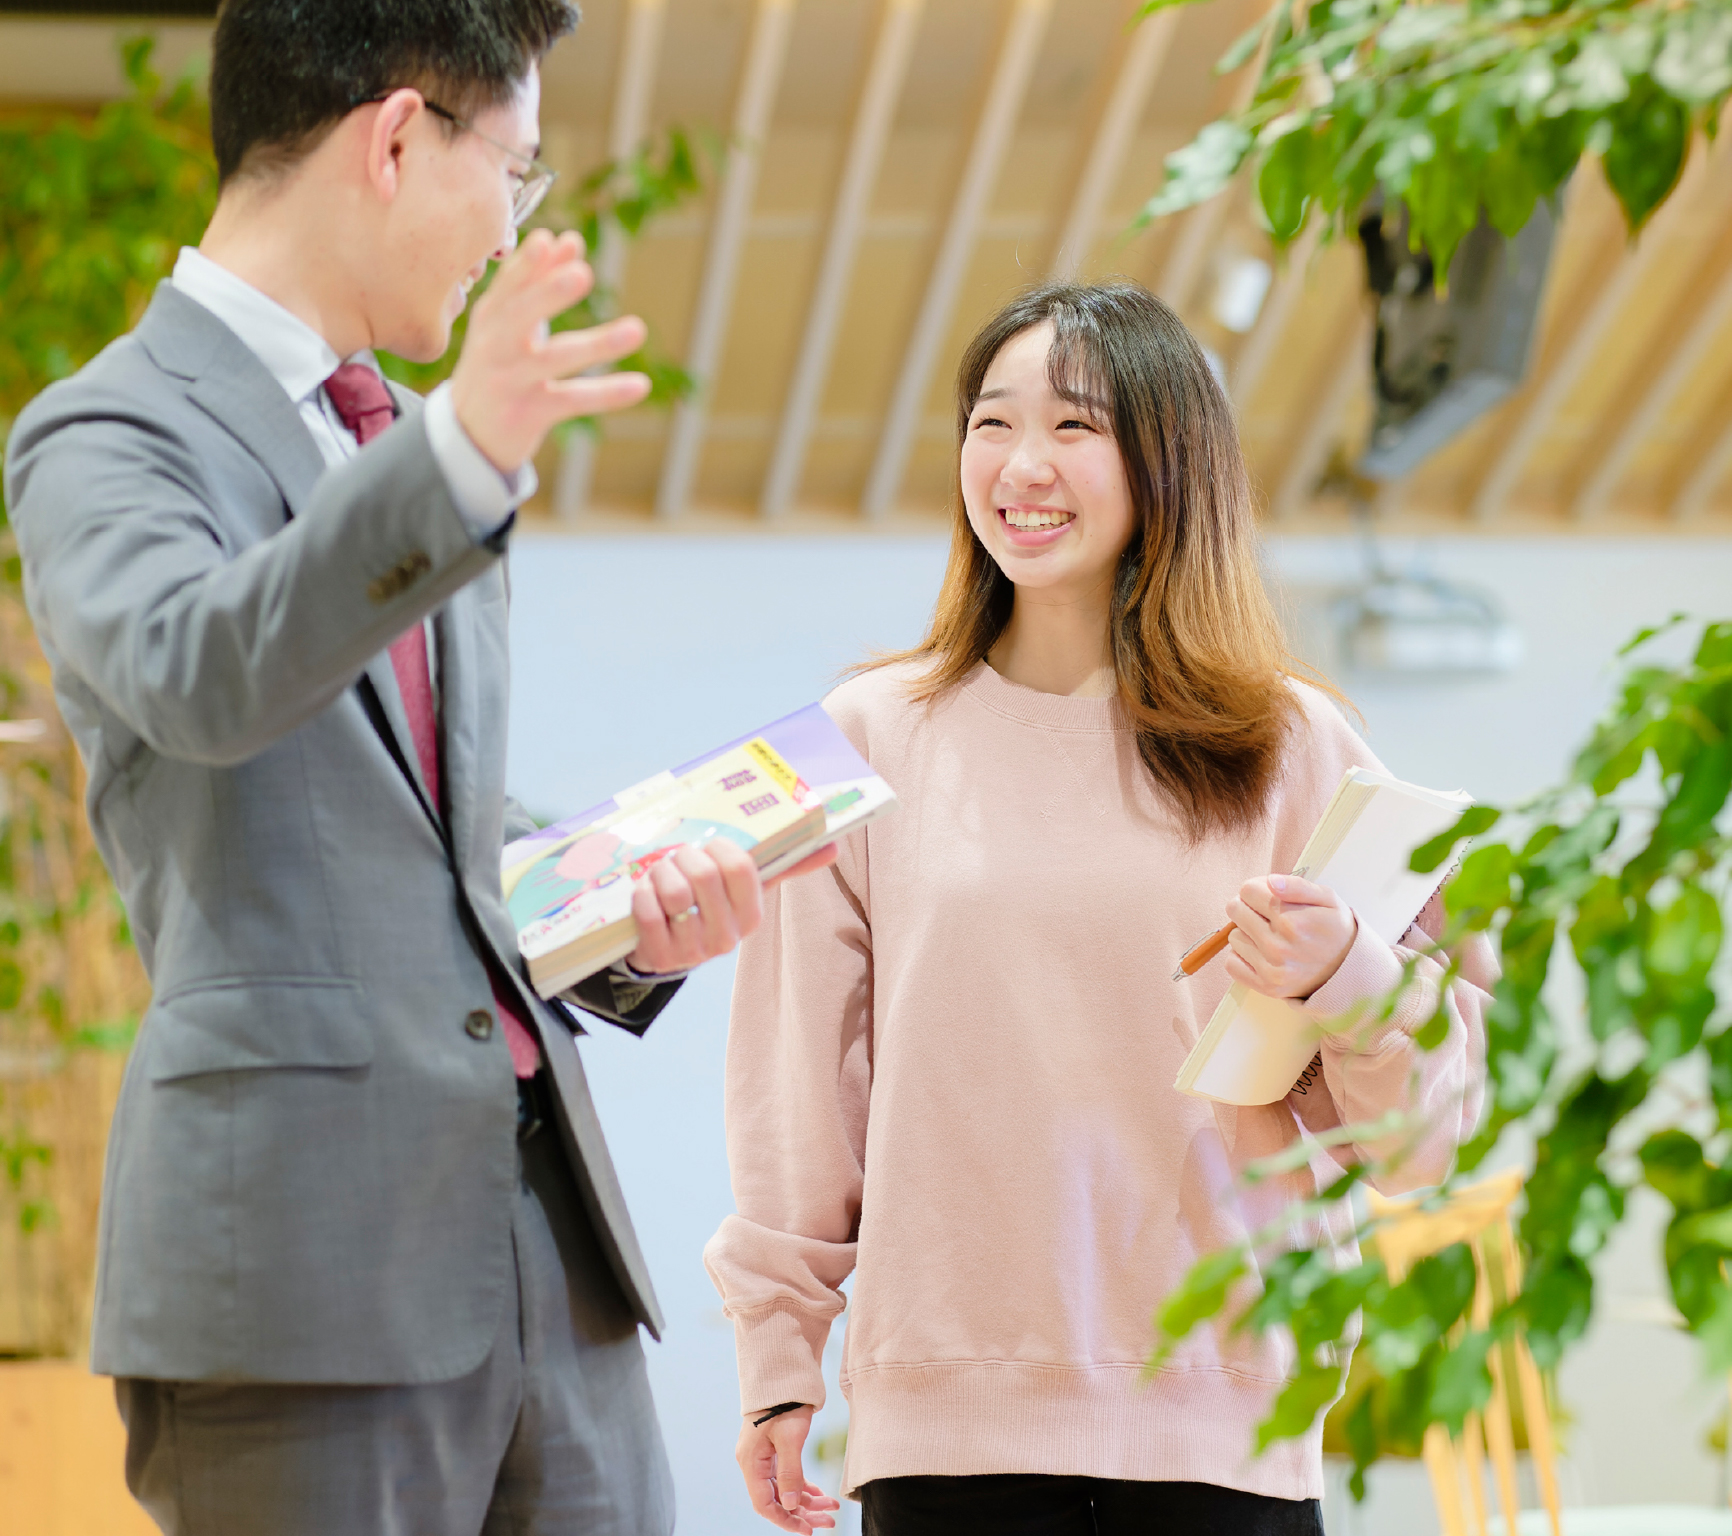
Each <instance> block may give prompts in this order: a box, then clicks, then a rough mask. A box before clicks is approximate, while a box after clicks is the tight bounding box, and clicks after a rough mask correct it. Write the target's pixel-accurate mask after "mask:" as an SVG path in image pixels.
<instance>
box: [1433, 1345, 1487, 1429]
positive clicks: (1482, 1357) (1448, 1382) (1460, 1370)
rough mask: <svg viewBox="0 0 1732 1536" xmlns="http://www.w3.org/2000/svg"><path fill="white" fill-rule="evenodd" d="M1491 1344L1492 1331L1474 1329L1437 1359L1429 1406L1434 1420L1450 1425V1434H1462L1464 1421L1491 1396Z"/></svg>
mask: <svg viewBox="0 0 1732 1536" xmlns="http://www.w3.org/2000/svg"><path fill="white" fill-rule="evenodd" d="M1491 1343H1492V1336H1491V1334H1490V1333H1489V1332H1487V1331H1485V1330H1483V1329H1478V1328H1476V1329H1473V1330H1471V1331H1470V1332H1468V1333H1466V1334H1464V1335H1463V1336H1462V1339H1461V1341H1460V1343H1458V1344H1457V1345H1456V1346H1455V1347H1454V1348H1453V1349H1451V1350H1450V1351H1449V1352H1448V1353H1447V1354H1446V1355H1444V1356H1443V1358H1442V1359H1441V1360H1439V1361H1438V1364H1437V1374H1436V1376H1434V1377H1433V1379H1432V1388H1431V1402H1430V1403H1429V1405H1428V1408H1429V1412H1430V1415H1431V1418H1432V1419H1433V1421H1434V1422H1436V1423H1440V1424H1445V1425H1448V1427H1449V1429H1450V1431H1451V1433H1454V1434H1459V1433H1460V1432H1461V1423H1462V1420H1463V1419H1464V1418H1466V1416H1467V1415H1468V1414H1470V1413H1474V1412H1477V1411H1478V1410H1479V1409H1481V1408H1483V1407H1484V1406H1485V1405H1486V1403H1487V1401H1489V1399H1490V1397H1491V1371H1490V1370H1489V1369H1487V1366H1486V1355H1487V1352H1488V1351H1489V1350H1490V1348H1491Z"/></svg>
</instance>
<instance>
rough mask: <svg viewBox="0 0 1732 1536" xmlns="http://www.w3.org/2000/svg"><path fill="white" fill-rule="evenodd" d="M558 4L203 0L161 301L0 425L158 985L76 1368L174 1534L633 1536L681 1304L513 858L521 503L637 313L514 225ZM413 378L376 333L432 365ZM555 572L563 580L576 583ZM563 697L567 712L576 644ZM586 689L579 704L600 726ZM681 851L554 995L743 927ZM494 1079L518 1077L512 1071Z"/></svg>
mask: <svg viewBox="0 0 1732 1536" xmlns="http://www.w3.org/2000/svg"><path fill="white" fill-rule="evenodd" d="M575 20H576V12H575V9H574V8H573V7H572V6H571V5H570V4H569V3H568V0H424V3H419V4H417V5H415V6H405V5H402V4H401V3H396V0H228V3H227V4H226V5H225V6H224V8H223V10H222V11H221V13H220V15H219V18H218V22H217V28H216V34H215V39H214V47H213V62H212V72H211V109H212V130H213V139H214V142H215V147H216V152H217V160H218V169H219V174H220V177H221V186H222V191H221V195H220V200H219V205H218V208H217V211H216V215H215V217H214V219H213V221H212V223H211V226H210V229H209V230H208V232H207V234H206V236H205V238H204V240H203V242H202V244H201V247H200V249H199V250H198V251H186V252H183V253H182V255H181V258H180V261H179V263H178V264H177V266H176V268H175V273H174V277H173V279H172V280H171V281H170V282H168V283H165V284H164V285H163V287H162V288H161V289H160V290H159V292H158V293H157V295H156V297H155V299H154V301H153V302H152V304H151V306H150V308H149V310H148V312H147V313H146V315H145V316H144V318H143V320H142V322H141V323H140V325H139V326H138V328H137V330H136V331H134V332H133V333H132V334H131V335H129V336H127V337H124V338H122V339H121V340H120V341H118V342H116V343H115V344H114V345H113V346H111V347H110V348H109V349H108V350H107V351H105V352H104V353H103V354H102V355H101V356H100V357H99V358H97V359H96V360H95V361H94V362H92V363H91V364H90V365H89V366H88V367H87V368H85V369H84V370H83V371H82V372H81V373H80V374H79V375H78V376H77V377H76V378H74V379H71V380H69V381H67V382H65V383H63V384H59V385H56V386H55V387H54V388H52V389H50V390H48V391H47V392H46V393H45V394H44V395H42V396H41V397H40V398H39V399H38V400H37V401H35V402H34V403H33V404H32V405H31V406H30V407H29V409H27V410H26V411H25V412H24V414H23V415H22V416H21V417H20V418H19V420H18V423H17V427H16V430H15V431H14V434H13V437H12V441H11V444H10V448H9V452H8V456H7V466H6V469H7V476H8V482H7V494H8V499H9V501H10V505H11V509H12V516H13V519H14V522H15V525H16V528H17V533H18V538H19V542H20V546H21V550H22V553H23V559H24V572H25V592H26V596H27V599H28V601H29V604H30V609H31V613H32V615H33V617H34V619H35V621H36V625H37V628H38V632H39V633H40V635H41V638H42V642H43V645H44V647H45V649H46V651H47V653H48V658H49V660H50V662H51V664H52V666H53V670H54V679H55V686H56V690H57V694H58V697H59V700H60V704H61V708H62V710H63V712H64V715H65V718H66V721H67V724H68V725H69V727H70V728H71V730H72V732H73V733H74V735H75V736H76V738H77V741H78V745H79V749H80V751H81V752H82V754H83V757H84V761H85V763H86V765H87V766H88V769H89V795H88V808H89V813H90V818H91V821H92V823H93V825H94V827H95V829H96V835H97V838H98V840H99V842H100V845H101V848H102V853H103V856H104V858H105V859H106V861H107V863H108V866H109V868H110V869H111V870H112V871H113V873H114V876H115V878H116V880H117V882H118V883H119V885H120V889H121V893H122V895H123V897H124V898H125V901H126V905H127V910H128V913H129V915H130V918H131V923H132V927H133V931H134V934H135V935H136V938H137V941H138V945H139V948H140V951H141V953H142V954H143V957H144V960H145V964H146V966H147V968H148V969H149V972H150V976H151V981H152V985H153V989H154V1001H153V1002H152V1005H151V1008H150V1011H149V1013H148V1015H147V1017H146V1019H145V1021H144V1025H143V1028H142V1029H141V1031H140V1033H139V1037H138V1042H137V1046H136V1048H135V1050H134V1052H133V1056H132V1059H131V1062H130V1063H129V1066H128V1069H127V1075H126V1081H125V1086H124V1088H123V1090H122V1093H121V1098H120V1104H119V1108H118V1111H117V1113H116V1116H115V1122H114V1130H113V1136H112V1141H111V1145H110V1152H109V1164H108V1172H107V1180H106V1187H105V1193H104V1201H103V1214H102V1234H101V1249H100V1261H99V1273H98V1287H97V1301H96V1321H95V1337H94V1342H93V1350H92V1360H93V1365H94V1367H95V1369H96V1370H98V1371H100V1372H103V1373H106V1374H111V1375H113V1376H115V1377H116V1378H118V1381H117V1390H118V1394H119V1399H120V1404H121V1410H122V1413H123V1415H124V1416H125V1419H126V1422H127V1429H128V1456H127V1472H128V1477H129V1480H130V1483H131V1486H132V1487H133V1489H134V1491H135V1493H136V1494H137V1495H138V1497H139V1498H140V1500H141V1501H142V1502H143V1503H144V1505H145V1507H146V1508H147V1509H148V1510H149V1511H150V1513H151V1515H152V1516H153V1517H154V1518H155V1519H156V1521H157V1522H158V1524H159V1525H161V1527H162V1528H163V1530H164V1531H167V1532H170V1533H186V1536H219V1533H220V1536H227V1533H234V1536H343V1533H348V1532H353V1533H356V1536H361V1533H365V1536H381V1533H403V1536H446V1533H449V1536H477V1533H482V1532H485V1533H488V1536H493V1533H504V1532H514V1533H537V1536H555V1533H558V1536H577V1533H585V1536H588V1533H607V1536H658V1533H665V1532H666V1531H668V1530H669V1529H670V1528H671V1526H672V1520H673V1510H672V1493H671V1483H670V1478H669V1473H668V1468H667V1463H666V1457H665V1454H664V1452H663V1449H662V1445H661V1441H660V1437H659V1433H658V1431H657V1427H656V1423H655V1417H654V1409H653V1405H652V1404H651V1401H650V1397H649V1390H648V1385H647V1381H646V1378H645V1373H644V1362H643V1354H642V1350H641V1347H640V1345H639V1342H638V1336H637V1329H638V1325H639V1324H643V1325H645V1326H647V1327H648V1328H649V1329H650V1331H651V1332H652V1333H654V1332H655V1331H656V1329H657V1327H658V1325H659V1318H658V1314H657V1310H656V1302H655V1297H654V1294H653V1292H652V1290H651V1287H650V1282H649V1277H648V1275H647V1274H646V1272H645V1269H644V1264H643V1258H642V1255H641V1253H640V1252H639V1249H638V1245H637V1242H636V1239H635V1238H634V1237H633V1235H632V1229H631V1223H630V1221H629V1219H628V1217H627V1215H626V1211H625V1208H624V1205H623V1203H622V1201H621V1198H620V1191H619V1187H618V1184H617V1182H616V1179H615V1176H614V1172H613V1169H612V1166H611V1164H610V1163H609V1160H608V1154H607V1149H606V1147H605V1145H604V1144H603V1141H602V1137H601V1132H600V1129H599V1126H598V1123H597V1120H596V1116H595V1111H594V1108H593V1106H592V1104H591V1102H590V1099H589V1095H588V1091H587V1089H586V1087H585V1085H584V1078H583V1071H582V1067H581V1065H580V1064H579V1060H578V1057H577V1053H576V1047H575V1042H574V1040H573V1032H574V1031H576V1032H578V1033H581V1028H580V1026H579V1025H578V1023H577V1016H576V1015H575V1014H574V1013H573V1012H572V1011H571V1010H570V1009H569V1008H566V1007H563V1006H549V1005H548V1004H545V1003H542V1002H541V1001H540V1000H539V999H537V998H536V997H535V996H534V994H533V993H532V992H531V991H530V990H529V989H528V988H527V986H526V985H525V984H524V981H523V979H522V972H521V968H520V966H519V964H518V963H517V960H516V942H515V937H516V936H515V931H514V928H513V925H512V922H511V920H510V918H509V916H508V915H507V913H506V910H505V907H504V904H503V901H502V898H501V893H500V850H501V847H502V845H503V843H504V842H506V841H507V840H509V839H511V838H513V837H517V836H521V835H523V834H525V833H526V832H528V831H529V830H531V827H532V823H531V821H530V819H529V817H528V816H527V815H526V814H525V813H524V812H523V810H522V808H521V807H519V806H517V805H516V804H515V803H514V802H512V801H510V800H509V799H508V798H507V796H506V794H505V785H504V771H505V740H506V690H507V679H506V665H507V658H506V601H507V591H506V578H505V567H504V563H503V561H502V558H501V557H502V555H503V553H504V549H505V544H506V538H507V535H508V533H509V530H510V527H511V522H512V518H513V516H514V510H513V509H514V508H515V507H516V506H517V505H518V504H519V503H520V502H521V501H522V500H523V498H524V497H525V496H527V495H528V494H529V492H530V490H531V489H532V487H533V471H532V470H531V469H530V468H528V466H529V464H530V461H531V459H532V457H533V455H534V453H535V451H536V449H537V447H538V446H539V445H540V443H541V441H542V439H543V437H544V435H545V434H546V433H547V432H548V431H549V430H550V429H551V428H552V427H553V426H554V425H555V424H556V423H557V422H559V421H561V420H563V419H566V418H568V417H572V416H577V415H586V414H593V413H596V412H599V411H607V410H613V409H617V408H620V407H622V406H626V405H630V404H632V403H634V402H636V401H638V400H640V399H641V398H642V397H643V395H644V393H645V392H646V390H647V388H648V382H647V380H645V379H644V378H642V376H640V375H634V374H617V373H616V374H611V375H605V374H604V375H588V376H585V375H586V370H590V369H592V368H594V367H595V366H596V365H598V364H605V363H608V362H611V361H614V360H617V359H619V358H621V357H623V356H625V355H627V354H629V353H630V352H632V351H633V350H634V349H635V348H636V347H637V346H639V345H640V344H641V341H642V339H643V327H642V325H641V323H639V322H638V321H636V320H635V319H627V320H620V321H616V322H614V323H613V324H610V325H606V326H602V327H600V328H598V329H596V330H593V331H587V332H575V333H566V334H559V335H550V334H549V332H548V326H547V321H548V320H549V319H550V318H551V317H552V316H554V315H556V314H558V313H559V312H560V311H562V310H564V309H566V308H567V307H569V306H570V305H571V304H572V303H573V302H575V301H576V300H577V299H578V298H579V297H581V296H582V294H583V293H584V292H585V291H586V289H587V286H588V284H589V282H590V276H589V271H588V268H587V267H586V266H585V264H584V262H583V259H582V255H583V253H582V249H581V245H580V243H579V242H578V241H577V240H576V239H575V237H572V236H563V237H559V238H554V237H552V236H550V235H548V234H547V233H545V232H540V233H536V234H532V235H531V236H529V237H528V239H526V240H525V242H524V244H523V247H522V249H520V250H517V251H516V253H515V255H513V254H512V249H513V247H514V245H515V243H516V237H515V231H516V228H517V226H518V225H519V224H521V223H522V221H523V220H524V218H525V217H527V215H528V214H529V212H530V211H532V209H533V208H534V206H535V204H536V203H537V202H538V201H539V199H540V197H541V195H542V194H543V193H544V192H545V191H546V187H547V183H548V180H549V179H550V177H549V174H548V173H547V171H546V169H545V167H543V166H542V165H541V164H540V162H539V161H538V160H536V158H535V156H536V151H537V141H538V137H539V134H538V130H537V118H538V108H539V85H538V71H539V61H540V59H541V57H542V55H543V54H544V53H545V52H546V50H547V49H548V48H549V47H550V46H551V45H552V43H553V42H554V41H555V40H557V39H558V38H559V37H560V36H561V35H562V34H564V33H565V32H567V31H568V30H569V29H570V28H571V27H572V26H573V25H574V23H575ZM490 259H498V260H500V261H501V262H502V265H501V266H500V268H499V270H498V273H497V276H496V281H495V282H494V283H493V284H492V286H491V288H490V289H489V290H488V292H487V293H486V294H485V295H484V297H483V298H481V299H480V300H479V301H478V302H477V304H476V306H475V310H474V314H473V316H472V319H471V323H470V327H469V332H468V336H467V340H466V343H465V346H464V348H463V352H462V356H461V359H460V361H459V362H458V364H457V367H456V371H455V373H454V375H453V377H452V379H451V381H450V383H449V384H448V385H446V386H444V387H442V388H441V389H439V390H437V391H435V393H434V394H433V395H432V396H431V397H430V398H429V400H428V401H427V402H426V403H425V406H423V402H422V401H421V400H420V399H419V398H418V397H416V396H414V395H413V394H410V393H408V392H406V391H402V390H392V389H387V387H386V386H385V385H384V383H383V382H382V381H381V379H380V376H379V374H378V371H377V365H376V363H375V362H374V359H373V354H372V349H373V348H375V347H377V348H383V349H388V350H390V351H393V352H396V353H399V354H401V355H405V356H409V357H412V358H434V357H438V356H439V355H441V354H442V353H443V352H444V350H445V347H446V345H447V343H448V339H449V335H450V329H451V325H452V322H453V321H454V319H455V318H456V316H457V315H458V314H459V313H460V312H461V311H462V309H463V307H464V304H465V302H466V299H467V296H468V292H469V289H470V287H471V286H472V285H473V283H474V282H475V281H476V279H477V278H479V277H480V276H481V275H482V274H483V273H484V272H485V270H486V267H487V263H488V261H489V260H490ZM574 602H579V603H580V595H579V594H574ZM570 707H572V708H574V709H582V707H583V705H582V679H581V678H577V679H574V680H573V697H572V700H571V704H570ZM605 728H607V724H606V722H598V729H605ZM758 903H759V887H758V877H757V874H756V871H755V869H754V868H753V867H752V865H751V862H750V860H749V859H748V858H747V857H746V856H745V855H744V854H742V853H740V852H738V850H735V849H733V848H731V846H728V845H723V846H722V847H719V848H718V849H717V850H716V851H715V852H714V853H713V854H712V853H704V852H698V851H695V850H690V849H687V850H682V851H681V853H680V854H679V855H678V856H677V857H676V858H675V859H672V860H668V861H664V862H663V863H661V864H660V865H658V866H657V868H656V871H655V873H654V876H653V878H652V881H651V882H646V883H645V884H644V885H643V886H642V887H641V888H640V889H639V890H638V891H637V893H636V896H635V899H634V912H635V914H636V916H637V918H638V922H639V925H640V928H641V931H642V943H641V945H640V947H639V948H638V950H637V951H636V952H634V954H633V955H632V956H631V957H629V959H628V961H627V962H625V963H624V965H622V966H621V967H616V968H615V969H614V970H613V971H612V972H609V973H605V974H604V975H602V976H598V977H595V978H592V980H591V982H590V983H587V984H585V986H584V987H583V988H582V989H581V990H580V993H579V995H578V996H577V998H576V1002H577V1004H578V1006H579V1007H581V1008H583V1009H586V1010H587V1011H588V1012H589V1013H591V1014H595V1015H599V1016H600V1017H602V1018H604V1019H607V1020H609V1021H611V1022H613V1023H616V1024H620V1025H622V1026H624V1027H625V1028H627V1029H630V1030H633V1031H641V1030H643V1029H644V1028H645V1027H647V1025H648V1024H649V1022H650V1021H651V1019H653V1018H654V1017H655V1015H656V1013H657V1012H658V1011H659V1010H660V1009H661V1007H662V1006H663V1005H664V1004H665V1003H666V1002H667V1000H668V998H669V996H671V994H672V992H673V990H674V987H675V986H676V985H677V980H674V979H669V978H677V976H678V975H679V974H682V973H683V972H684V971H686V970H688V969H689V968H690V967H692V966H693V965H696V964H698V963H700V962H701V961H703V960H704V959H707V958H709V957H711V956H713V955H716V954H720V953H722V952H724V951H725V950H727V949H729V948H731V947H732V946H733V944H734V943H736V942H737V941H738V939H739V937H740V936H741V935H742V934H744V933H745V932H748V931H749V930H750V929H751V928H752V927H753V926H754V925H755V924H756V922H757V920H758V910H759V905H758ZM514 1079H515V1083H516V1086H515V1088H514V1086H513V1083H514Z"/></svg>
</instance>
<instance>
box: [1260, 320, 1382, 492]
mask: <svg viewBox="0 0 1732 1536" xmlns="http://www.w3.org/2000/svg"><path fill="white" fill-rule="evenodd" d="M1370 371H1371V318H1370V316H1369V315H1367V314H1365V313H1364V312H1363V309H1361V310H1360V311H1359V312H1358V313H1356V315H1355V317H1354V321H1353V324H1352V326H1351V327H1350V329H1349V335H1348V342H1347V348H1346V350H1345V351H1344V352H1342V353H1341V354H1340V356H1339V357H1338V358H1337V359H1336V361H1335V365H1334V367H1333V368H1332V369H1331V371H1330V373H1329V374H1328V376H1327V378H1326V379H1325V381H1324V383H1323V389H1322V391H1321V393H1320V394H1318V395H1317V397H1316V398H1317V408H1316V409H1315V410H1314V411H1312V413H1311V415H1310V417H1309V418H1308V419H1307V420H1306V422H1305V423H1304V425H1303V426H1302V427H1301V428H1300V430H1299V441H1298V443H1297V444H1296V445H1295V447H1294V449H1293V453H1292V455H1291V456H1290V457H1289V459H1288V461H1287V468H1286V470H1285V471H1284V472H1283V474H1282V476H1281V483H1280V484H1279V485H1278V486H1277V487H1276V489H1275V495H1274V498H1273V499H1272V500H1271V501H1270V503H1269V516H1270V518H1271V520H1272V521H1274V522H1277V523H1285V522H1291V521H1292V520H1293V519H1294V518H1295V517H1297V516H1298V515H1299V513H1301V512H1302V511H1304V510H1305V507H1306V506H1307V505H1308V504H1309V502H1310V500H1311V497H1312V494H1313V492H1314V490H1315V488H1316V485H1317V480H1318V477H1319V476H1320V475H1321V474H1322V473H1323V470H1324V467H1325V465H1327V463H1328V462H1329V450H1330V448H1331V447H1332V446H1333V444H1334V440H1335V433H1336V431H1337V430H1338V428H1339V427H1340V425H1341V417H1342V413H1343V412H1344V411H1346V409H1347V403H1348V401H1350V400H1351V399H1352V398H1353V393H1354V391H1355V390H1357V389H1358V388H1359V387H1360V386H1361V385H1362V384H1363V383H1364V382H1365V377H1366V375H1367V374H1368V373H1370Z"/></svg>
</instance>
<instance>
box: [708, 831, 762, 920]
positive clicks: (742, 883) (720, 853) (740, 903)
mask: <svg viewBox="0 0 1732 1536" xmlns="http://www.w3.org/2000/svg"><path fill="white" fill-rule="evenodd" d="M709 853H710V857H711V858H712V859H714V860H715V862H716V868H717V869H718V870H719V871H720V872H721V877H722V889H723V891H724V893H725V894H726V897H727V902H728V908H729V910H730V911H731V912H732V913H733V920H734V928H735V931H736V932H737V933H738V934H739V936H740V937H741V938H742V939H744V938H748V937H750V936H751V935H752V934H754V933H756V932H757V931H758V924H759V923H761V922H762V921H763V919H764V902H763V889H764V886H763V882H762V881H761V880H760V879H759V878H758V866H757V865H756V864H754V863H753V862H752V856H751V855H750V854H749V853H747V852H746V850H745V849H744V848H741V847H739V846H738V845H737V844H734V843H730V842H727V841H725V840H723V839H719V838H718V839H717V840H716V841H715V842H713V843H711V844H710V848H709Z"/></svg>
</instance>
